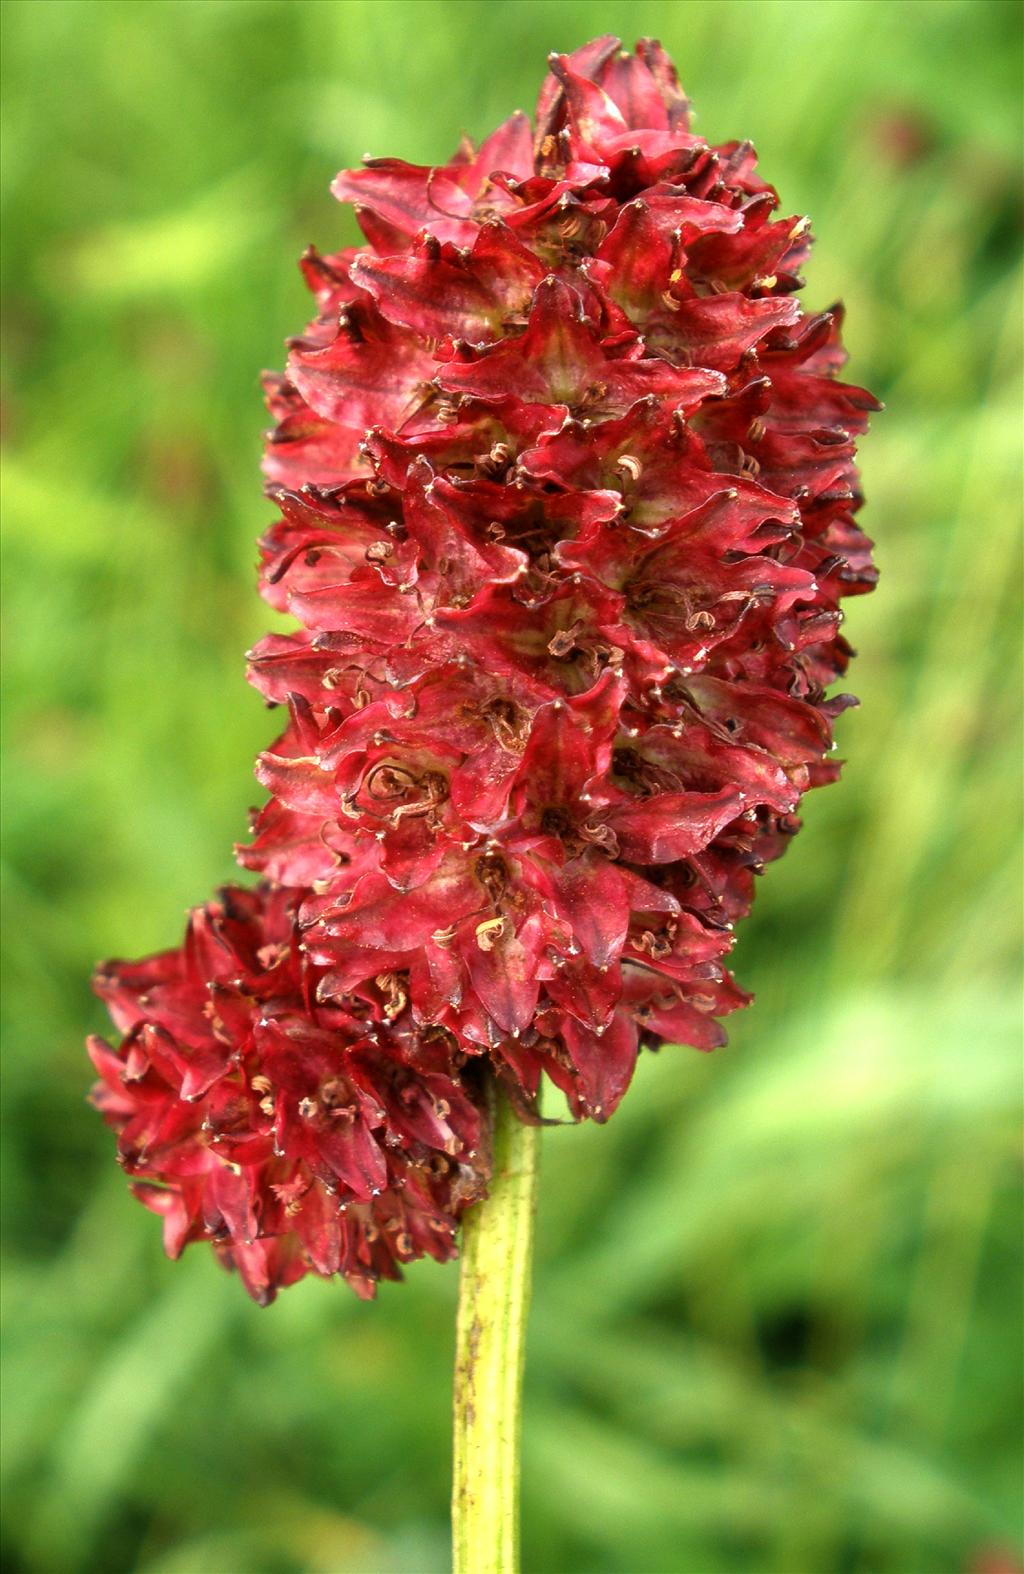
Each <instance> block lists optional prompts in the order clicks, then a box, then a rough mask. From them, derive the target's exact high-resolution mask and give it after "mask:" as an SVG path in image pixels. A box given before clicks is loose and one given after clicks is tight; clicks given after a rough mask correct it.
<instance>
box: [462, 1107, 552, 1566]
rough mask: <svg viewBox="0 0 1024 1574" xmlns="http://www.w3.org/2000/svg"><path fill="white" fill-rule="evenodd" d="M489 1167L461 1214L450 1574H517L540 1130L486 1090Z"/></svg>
mask: <svg viewBox="0 0 1024 1574" xmlns="http://www.w3.org/2000/svg"><path fill="white" fill-rule="evenodd" d="M488 1101H489V1104H490V1113H491V1129H492V1143H493V1156H494V1169H493V1175H492V1179H491V1184H490V1190H489V1194H488V1196H487V1197H486V1198H485V1199H484V1200H483V1201H482V1202H478V1203H476V1204H474V1206H473V1207H472V1208H470V1209H468V1210H467V1212H466V1215H465V1218H464V1220H463V1226H462V1275H461V1281H460V1286H459V1315H458V1322H457V1325H456V1336H455V1337H456V1346H455V1396H454V1397H455V1407H454V1408H455V1461H454V1472H453V1479H452V1545H453V1568H454V1574H516V1571H517V1570H518V1567H519V1434H520V1426H521V1416H522V1388H523V1362H524V1358H525V1353H526V1351H525V1340H526V1319H527V1315H528V1312H529V1305H530V1265H531V1258H532V1255H533V1219H534V1213H535V1211H536V1203H537V1156H538V1148H539V1142H538V1137H539V1128H538V1127H537V1126H526V1125H524V1124H523V1122H522V1121H521V1120H519V1119H518V1117H517V1116H516V1115H515V1114H514V1112H513V1110H512V1108H511V1106H510V1104H509V1102H508V1099H507V1098H506V1096H505V1094H504V1093H503V1092H502V1090H501V1088H500V1087H499V1086H498V1084H497V1083H496V1082H491V1084H490V1086H489V1090H488Z"/></svg>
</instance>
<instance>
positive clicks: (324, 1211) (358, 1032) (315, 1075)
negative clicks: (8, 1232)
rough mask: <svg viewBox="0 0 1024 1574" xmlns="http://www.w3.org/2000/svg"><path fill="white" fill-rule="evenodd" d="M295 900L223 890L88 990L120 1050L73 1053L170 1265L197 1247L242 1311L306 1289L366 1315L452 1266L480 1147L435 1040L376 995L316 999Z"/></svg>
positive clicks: (99, 1043) (481, 1161) (439, 1038)
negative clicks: (340, 1290) (434, 1267)
mask: <svg viewBox="0 0 1024 1574" xmlns="http://www.w3.org/2000/svg"><path fill="white" fill-rule="evenodd" d="M322 972H323V970H322V969H318V968H317V967H316V966H315V965H313V964H311V963H310V961H309V960H308V957H307V956H306V954H305V952H303V951H301V950H300V949H299V945H298V939H297V931H296V926H295V898H294V896H293V895H290V894H289V893H287V892H285V891H283V890H281V889H279V888H275V887H272V886H269V885H262V886H260V887H258V888H257V889H256V890H252V891H247V890H242V889H239V888H236V887H230V888H227V889H225V890H224V891H222V892H221V893H220V895H219V898H218V900H217V901H215V902H211V903H209V904H207V905H206V906H204V907H200V908H197V909H196V910H195V911H194V912H193V913H192V914H191V916H190V919H189V924H188V930H187V932H186V935H185V940H184V944H183V945H182V947H181V949H180V950H177V951H166V952H162V953H160V954H159V955H156V956H153V957H149V958H147V959H146V960H144V961H142V962H111V963H108V964H107V965H106V966H105V967H104V968H102V969H101V970H100V972H99V974H98V975H97V980H96V987H97V991H98V993H99V994H100V996H101V997H102V998H103V1000H104V1001H105V1002H106V1004H107V1006H108V1009H109V1010H110V1014H111V1016H112V1018H113V1020H114V1022H115V1024H116V1026H117V1027H118V1028H119V1029H120V1030H121V1032H122V1033H123V1034H124V1039H123V1042H122V1043H121V1046H120V1048H119V1049H117V1050H113V1049H111V1048H110V1046H109V1045H107V1044H106V1043H104V1041H103V1040H102V1039H98V1038H94V1039H92V1040H91V1041H90V1045H89V1049H90V1054H91V1056H92V1060H93V1063H94V1065H95V1066H96V1069H97V1071H98V1073H99V1076H100V1081H99V1083H98V1084H97V1087H96V1089H95V1090H94V1093H93V1102H94V1103H95V1104H96V1106H97V1108H98V1109H99V1110H100V1111H101V1112H102V1114H103V1115H104V1117H105V1118H106V1120H107V1121H108V1123H109V1124H110V1125H111V1126H113V1127H114V1128H115V1129H116V1130H117V1132H118V1158H119V1161H120V1163H121V1165H122V1167H123V1168H124V1170H125V1172H126V1173H127V1174H128V1175H129V1176H130V1177H131V1179H132V1189H133V1191H134V1192H135V1195H136V1196H137V1197H138V1199H139V1201H140V1202H142V1203H144V1204H145V1205H146V1207H147V1208H150V1209H151V1210H152V1211H153V1212H154V1213H156V1214H159V1215H160V1216H161V1217H162V1218H163V1221H164V1244H165V1247H166V1250H167V1254H168V1256H170V1257H177V1256H179V1255H180V1253H181V1252H182V1250H183V1249H184V1247H185V1246H186V1245H187V1244H188V1243H189V1242H190V1241H195V1240H202V1239H207V1240H209V1241H210V1242H211V1243H212V1245H213V1249H214V1251H215V1252H216V1254H217V1256H218V1257H219V1258H220V1259H221V1261H222V1262H223V1263H224V1265H225V1266H226V1267H228V1268H236V1269H237V1270H238V1272H239V1274H240V1275H241V1277H242V1280H243V1282H244V1283H245V1286H246V1289H247V1290H248V1291H249V1294H250V1295H251V1296H252V1297H253V1299H254V1300H256V1301H258V1302H259V1303H260V1304H261V1305H266V1304H267V1303H268V1302H269V1301H271V1300H272V1299H273V1297H274V1294H275V1291H276V1290H277V1289H278V1288H280V1287H282V1286H284V1285H288V1284H292V1283H294V1281H295V1280H296V1279H299V1278H301V1277H302V1275H303V1274H305V1273H307V1272H309V1271H313V1272H315V1273H318V1274H321V1275H323V1276H325V1277H329V1276H331V1275H334V1274H340V1275H341V1276H342V1277H343V1278H345V1279H346V1280H347V1281H348V1283H349V1284H350V1285H351V1287H352V1288H353V1289H354V1290H355V1292H356V1293H357V1295H360V1296H363V1297H370V1296H372V1295H373V1294H374V1292H375V1288H376V1284H377V1281H378V1280H380V1279H397V1278H400V1277H401V1264H403V1263H406V1262H410V1261H412V1260H413V1259H414V1258H417V1257H423V1256H430V1257H434V1258H437V1259H438V1260H439V1261H444V1260H446V1259H447V1258H450V1257H452V1256H454V1255H455V1232H456V1226H457V1223H458V1219H459V1216H460V1214H461V1212H462V1210H463V1208H464V1207H465V1206H466V1205H467V1203H469V1202H472V1201H474V1200H475V1199H476V1198H478V1197H479V1196H481V1195H482V1193H483V1191H484V1189H485V1186H486V1179H487V1173H488V1153H487V1141H488V1137H487V1131H486V1126H485V1123H484V1121H483V1120H482V1117H481V1113H480V1109H479V1107H478V1104H477V1103H476V1102H475V1101H474V1099H473V1098H472V1097H471V1095H470V1092H469V1091H468V1080H469V1079H467V1085H463V1081H462V1080H461V1079H460V1078H459V1076H458V1066H457V1061H458V1056H457V1055H455V1056H453V1052H452V1050H453V1046H452V1045H451V1044H450V1043H448V1042H446V1041H445V1039H446V1035H444V1034H442V1033H440V1032H439V1031H434V1032H432V1031H431V1030H429V1029H427V1030H423V1029H422V1028H418V1027H417V1026H416V1025H415V1024H414V1023H413V1022H412V1020H411V1017H410V1014H409V1012H408V1010H407V1007H406V1001H405V999H404V996H403V995H402V993H401V991H400V990H399V989H398V988H397V987H396V986H395V982H394V980H393V979H392V978H389V977H388V976H387V975H381V977H380V978H379V979H378V980H377V981H376V983H375V984H373V985H371V986H370V987H366V986H364V987H363V988H362V989H360V990H359V991H357V992H356V993H354V994H352V995H351V996H349V997H347V999H346V1001H345V1003H344V1005H339V1004H337V1003H335V1002H333V1001H329V1002H324V1001H322V1000H321V999H320V998H319V984H320V982H321V979H322Z"/></svg>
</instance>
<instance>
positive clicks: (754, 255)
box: [241, 38, 875, 1118]
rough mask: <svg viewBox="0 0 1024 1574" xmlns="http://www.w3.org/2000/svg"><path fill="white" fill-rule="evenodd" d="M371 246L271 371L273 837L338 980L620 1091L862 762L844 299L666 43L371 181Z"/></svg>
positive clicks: (864, 581)
mask: <svg viewBox="0 0 1024 1574" xmlns="http://www.w3.org/2000/svg"><path fill="white" fill-rule="evenodd" d="M333 189H334V192H335V195H336V196H338V197H339V198H341V199H342V200H343V201H347V202H352V203H353V204H354V205H355V211H356V215H357V217H358V220H359V223H360V225H361V227H362V230H363V233H364V235H365V237H366V241H367V244H366V245H365V246H364V247H360V248H355V249H350V250H346V251H343V252H340V253H338V254H336V255H333V256H328V257H321V256H319V255H318V254H317V253H316V252H313V251H311V252H309V253H307V255H306V257H305V258H304V259H303V269H304V272H305V276H306V279H307V281H308V283H309V286H310V288H311V290H312V291H313V293H314V295H315V296H316V300H317V307H318V313H317V316H316V318H315V320H314V321H313V322H312V323H311V325H310V326H309V328H308V329H307V330H306V332H305V334H304V335H303V336H302V337H301V338H299V339H296V340H295V341H294V342H293V344H292V347H291V355H290V358H289V363H288V369H287V372H286V373H285V375H284V376H283V377H281V378H272V379H270V383H269V390H270V405H271V409H272V411H273V413H274V415H275V416H276V417H277V423H278V424H277V427H276V429H275V431H274V432H273V433H272V434H271V438H270V442H269V445H268V451H267V464H266V468H267V473H268V475H269V477H270V482H271V492H272V495H273V496H274V497H275V499H276V500H277V501H278V503H279V505H280V519H279V520H278V522H277V523H276V524H275V525H274V526H273V527H272V528H271V530H270V531H269V532H268V534H267V535H266V537H265V539H264V541H263V591H264V595H265V596H266V598H267V600H268V601H270V603H271V604H272V605H273V606H275V607H277V608H280V609H282V610H287V611H290V612H292V613H294V615H295V616H296V617H297V618H298V619H299V621H300V623H301V624H302V625H303V626H304V630H305V632H304V633H301V634H297V635H293V636H272V637H271V638H269V639H266V640H264V641H263V642H262V643H261V644H260V645H259V646H257V648H256V649H255V651H254V652H253V653H252V677H253V681H254V683H255V684H256V685H257V686H258V687H259V688H260V689H261V690H262V692H263V693H264V694H265V695H266V696H267V697H268V698H269V699H270V700H273V701H279V702H286V703H287V704H288V705H289V707H290V712H291V716H290V721H289V725H288V727H287V729H286V731H285V732H284V734H283V736H282V737H281V738H280V739H279V740H278V742H277V743H276V744H275V745H274V746H273V748H272V749H271V750H269V751H268V752H267V753H266V754H265V755H264V756H263V757H262V759H261V761H260V764H259V767H258V775H259V777H260V780H261V781H262V782H263V783H264V785H265V786H267V787H268V788H269V789H270V792H271V794H272V796H271V800H270V802H269V804H268V805H267V807H266V808H265V809H264V810H263V811H262V812H261V813H260V815H259V816H258V819H257V823H256V835H255V840H254V842H253V843H252V845H251V846H249V847H247V848H245V849H243V850H242V852H241V859H242V862H243V863H244V864H245V865H246V866H248V867H250V868H255V869H260V870H262V871H264V872H265V873H266V874H267V875H269V876H270V877H271V878H273V879H275V880H278V881H283V882H285V883H287V884H290V885H294V886H301V887H308V888H310V891H309V894H308V895H307V896H306V898H305V900H304V901H303V903H302V906H301V908H300V911H299V921H300V924H301V926H302V929H303V934H304V944H305V945H306V947H307V948H308V950H309V952H310V954H311V955H312V956H314V957H315V958H316V960H317V962H318V963H319V964H320V965H322V966H324V967H327V968H329V969H331V971H330V972H329V973H328V974H327V975H326V978H325V982H324V984H323V986H322V987H323V988H324V989H325V990H326V991H327V992H329V993H333V995H334V996H335V997H336V998H339V999H341V998H344V996H345V995H346V993H347V992H348V991H349V990H350V989H351V988H353V987H354V986H355V985H357V984H358V982H359V981H360V980H361V979H362V978H363V977H365V976H369V975H370V974H373V973H375V972H378V971H379V970H380V969H381V968H382V967H386V968H387V969H388V970H390V971H393V972H395V973H396V974H397V975H399V976H401V977H402V978H403V980H405V982H404V984H403V987H404V988H406V989H407V990H408V993H409V999H410V1004H411V1009H412V1011H413V1014H414V1016H415V1017H416V1018H417V1020H419V1021H421V1022H423V1023H428V1022H429V1023H440V1024H443V1025H444V1026H445V1027H447V1028H448V1029H449V1030H450V1031H451V1032H452V1034H453V1035H454V1036H455V1038H456V1039H457V1040H458V1042H459V1043H460V1045H461V1046H462V1047H463V1049H464V1050H466V1051H468V1052H470V1053H484V1052H486V1053H488V1054H489V1055H490V1056H491V1057H492V1059H493V1061H494V1062H495V1064H496V1065H497V1066H498V1067H499V1068H500V1069H502V1070H503V1071H504V1072H505V1073H506V1074H507V1075H511V1076H514V1077H515V1078H516V1079H517V1080H518V1082H519V1083H520V1084H521V1085H522V1087H523V1089H524V1090H525V1091H526V1093H527V1094H532V1093H533V1091H534V1090H535V1089H536V1086H537V1080H538V1076H539V1074H540V1072H541V1071H542V1070H544V1071H546V1072H547V1073H548V1074H549V1075H550V1076H551V1077H552V1078H553V1080H554V1081H555V1082H557V1083H558V1084H559V1085H560V1086H561V1087H562V1088H563V1089H564V1090H565V1091H566V1093H567V1094H568V1095H569V1097H570V1100H571V1102H572V1104H573V1107H574V1109H575V1110H576V1112H577V1113H578V1114H581V1115H593V1116H596V1117H597V1118H602V1117H604V1116H606V1115H607V1114H608V1113H609V1112H610V1111H611V1110H612V1109H613V1108H614V1106H615V1104H616V1102H617V1101H618V1099H619V1098H620V1096H621V1094H622V1092H623V1090H624V1089H625V1087H626V1085H627V1083H628V1081H629V1078H630V1074H631V1071H632V1068H633V1063H634V1059H635V1055H636V1048H637V1042H638V1036H639V1035H641V1034H643V1035H646V1036H649V1037H650V1038H652V1039H672V1040H682V1041H685V1042H689V1043H693V1044H697V1045H698V1046H701V1047H705V1048H707V1047H711V1046H712V1045H714V1044H716V1043H719V1042H720V1041H721V1036H722V1035H721V1029H720V1027H719V1026H718V1024H717V1022H716V1021H715V1018H716V1016H718V1015H719V1014H721V1013H723V1012H726V1011H729V1010H730V1009H732V1008H733V1007H734V1006H736V1005H738V1004H741V1003H742V1002H743V999H744V997H743V996H742V995H741V994H740V992H739V991H738V990H737V989H736V988H735V986H734V985H733V984H732V983H731V982H730V981H729V979H728V977H727V975H726V974H725V973H724V971H723V968H722V957H723V955H724V953H725V952H726V951H727V950H728V948H729V946H730V944H731V933H730V931H731V929H732V925H733V923H734V922H735V920H736V919H737V918H738V917H740V916H741V915H742V914H743V913H745V912H746V911H747V909H748V907H749V905H750V901H751V897H752V892H753V879H752V876H753V874H754V872H755V871H756V870H758V869H759V868H760V867H761V866H762V865H763V864H764V863H765V861H766V860H767V859H769V858H771V857H774V856H776V855H777V854H778V852H779V851H781V849H782V847H783V846H784V845H785V842H786V839H787V837H788V836H790V835H791V833H792V832H793V831H794V829H795V828H796V826H797V821H796V820H795V818H794V811H795V809H796V807H797V804H798V802H799V800H800V797H801V794H802V793H803V792H804V791H805V789H806V788H807V787H809V786H811V785H814V784H815V783H817V782H821V781H827V780H830V779H831V778H832V777H833V776H834V774H835V766H834V765H833V764H830V763H827V762H826V755H827V753H828V751H829V749H830V747H831V725H830V724H831V719H832V716H833V714H834V712H835V711H836V709H837V708H838V707H839V705H840V704H841V703H842V702H841V701H839V702H835V701H833V702H828V701H826V700H825V699H824V691H825V688H826V686H827V685H828V684H829V683H831V682H832V681H833V679H835V678H836V677H838V676H839V675H840V674H841V673H842V672H843V670H844V669H845V666H846V663H847V658H848V655H849V650H848V647H847V645H846V643H845V641H844V640H843V638H842V636H841V635H840V633H839V621H840V613H839V610H838V603H839V600H840V597H842V596H843V595H846V594H850V593H851V592H854V591H858V590H866V589H868V588H870V586H871V585H872V583H873V579H874V573H873V570H872V569H871V567H870V561H869V543H868V542H867V540H866V539H865V537H864V536H863V535H862V533H861V531H860V530H859V529H858V527H857V525H856V524H855V523H854V519H853V514H854V511H855V510H856V507H857V505H858V503H859V494H858V490H857V477H856V471H855V469H854V464H853V453H854V441H853V439H854V436H855V434H856V433H858V432H860V431H862V430H863V428H864V425H865V422H866V419H867V414H868V412H869V411H870V410H871V409H873V408H874V407H875V401H874V400H873V399H872V398H871V396H870V395H869V394H866V393H865V392H864V391H863V390H862V389H859V388H853V387H849V386H847V385H845V384H843V383H840V382H838V381H836V378H835V372H836V369H837V367H838V366H839V365H840V364H841V362H842V360H843V355H842V351H841V349H840V345H839V320H840V314H839V312H838V311H837V310H832V311H829V312H825V313H822V314H819V315H807V314H806V313H804V312H803V311H802V310H801V308H800V305H799V303H798V301H797V299H796V295H795V292H796V290H797V289H798V287H799V285H800V282H801V281H800V279H799V277H798V269H799V267H800V265H801V263H802V261H803V259H804V258H805V257H806V255H807V251H808V246H809V234H808V228H807V223H806V220H804V219H801V218H782V219H779V218H776V217H775V216H774V214H775V210H776V207H777V198H776V196H775V193H774V191H773V190H772V189H771V187H769V186H767V185H766V184H765V183H764V182H763V181H761V180H760V179H759V178H758V177H757V176H756V175H755V173H754V155H753V151H752V149H751V148H750V146H749V144H746V143H733V144H729V145H728V146H725V147H719V148H712V147H709V146H708V145H707V144H706V143H705V142H704V141H702V140H701V139H700V138H699V137H696V136H694V135H693V134H691V133H690V131H689V130H688V122H687V103H686V100H685V98H684V97H683V95H682V93H681V92H680V90H679V87H678V84H677V82H676V78H675V74H674V71H673V69H672V66H671V64H670V62H669V61H668V59H667V57H666V56H665V55H664V53H663V51H662V50H661V49H660V47H659V46H658V45H656V44H654V43H651V42H643V43H641V44H639V45H638V46H637V50H636V53H635V54H634V55H626V54H623V53H622V52H621V51H620V49H619V46H618V40H616V39H611V38H604V39H599V40H597V41H596V42H595V43H592V44H589V45H587V46H586V47H585V48H584V49H581V50H579V51H578V52H577V53H576V54H575V55H572V56H568V57H566V56H554V57H552V60H551V75H550V76H549V78H548V79H547V81H546V83H545V85H544V87H543V89H542V91H541V95H540V102H539V105H538V112H537V124H536V131H535V132H531V129H530V125H529V122H528V121H527V120H526V118H525V117H524V116H523V115H514V116H513V117H512V119H511V120H509V121H507V122H506V124H505V125H503V126H501V127H500V128H499V129H498V130H497V131H496V132H495V133H494V134H493V135H492V136H491V137H489V138H488V140H487V141H486V142H485V143H484V144H483V146H482V147H481V148H480V149H479V150H475V149H474V148H473V147H472V146H471V145H469V144H468V143H466V144H465V145H464V146H463V147H462V148H460V149H459V151H458V153H457V154H456V155H455V157H454V158H453V159H452V161H451V162H450V163H449V164H447V165H446V166H444V167H443V168H426V167H419V166H415V165H410V164H404V163H402V162H400V161H398V160H394V159H371V160H368V161H367V162H366V164H365V166H364V168H362V169H360V170H356V171H350V172H346V173H343V174H341V175H339V176H338V178H337V180H336V181H335V183H334V188H333Z"/></svg>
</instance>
